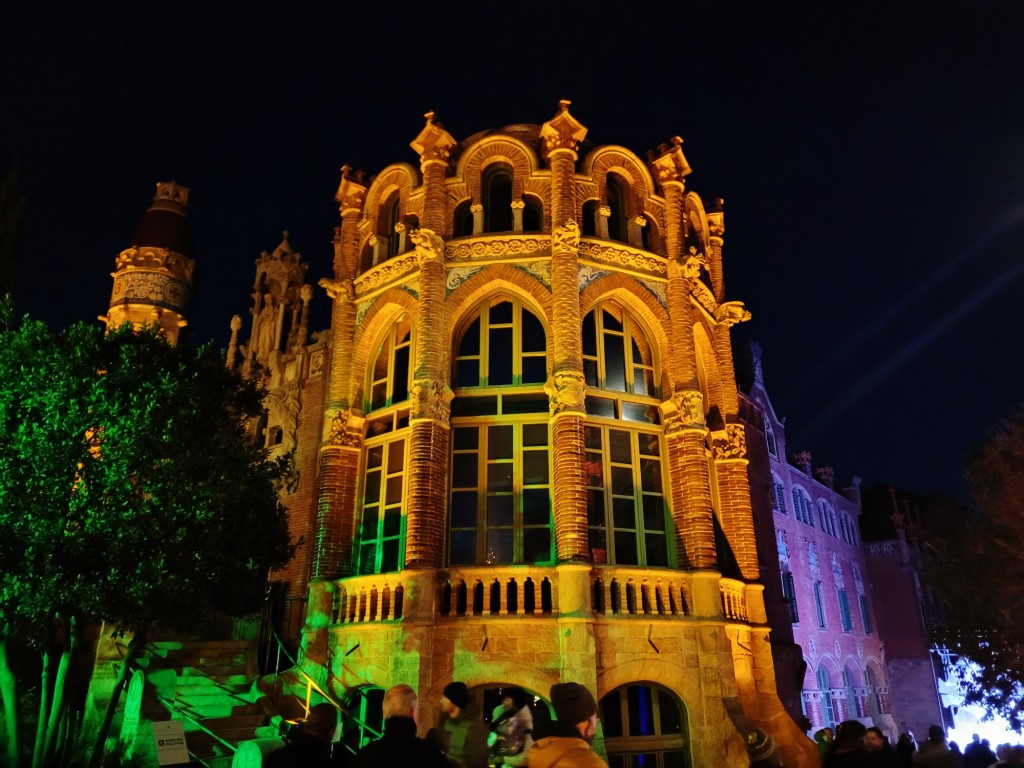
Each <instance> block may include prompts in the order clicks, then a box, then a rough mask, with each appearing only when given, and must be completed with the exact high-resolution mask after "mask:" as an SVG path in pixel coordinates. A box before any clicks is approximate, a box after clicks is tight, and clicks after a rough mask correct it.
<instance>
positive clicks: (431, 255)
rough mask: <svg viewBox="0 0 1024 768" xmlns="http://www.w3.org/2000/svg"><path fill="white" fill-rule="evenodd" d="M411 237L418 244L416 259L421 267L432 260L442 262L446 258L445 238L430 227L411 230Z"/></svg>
mask: <svg viewBox="0 0 1024 768" xmlns="http://www.w3.org/2000/svg"><path fill="white" fill-rule="evenodd" d="M409 239H410V240H412V242H413V245H415V246H416V260H417V261H418V262H419V264H420V266H421V267H425V266H426V265H427V264H430V263H431V262H434V263H441V262H442V261H443V260H444V240H442V239H441V237H440V236H439V235H438V234H437V233H436V232H434V231H433V230H430V229H422V228H421V229H414V230H411V231H410V232H409Z"/></svg>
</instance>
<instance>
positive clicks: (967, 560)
mask: <svg viewBox="0 0 1024 768" xmlns="http://www.w3.org/2000/svg"><path fill="white" fill-rule="evenodd" d="M966 477H967V481H968V483H969V486H970V489H971V496H972V501H973V510H972V514H971V515H970V516H969V518H968V519H967V520H966V521H965V525H964V527H962V528H961V529H959V530H955V531H954V530H950V531H947V532H946V535H944V536H941V537H939V538H938V539H936V540H935V544H934V548H935V553H936V555H937V556H936V557H935V558H934V561H935V563H936V566H937V567H936V571H935V574H934V579H935V583H936V586H937V587H938V589H939V590H940V592H941V593H942V595H943V596H944V598H945V601H946V604H947V612H948V617H947V618H948V628H947V630H946V632H945V633H944V636H943V637H942V638H940V639H941V640H942V641H944V642H945V643H946V644H947V645H948V646H949V647H950V648H951V649H953V650H955V651H956V652H958V653H959V654H960V655H961V656H965V657H968V658H970V659H971V660H973V661H975V662H977V664H978V665H979V666H980V670H978V671H977V672H976V673H973V672H967V673H966V674H968V677H967V678H966V679H964V680H962V682H963V684H964V687H965V690H966V693H967V696H968V700H969V701H973V702H976V703H980V704H982V705H984V706H985V707H986V708H987V709H988V710H989V711H990V712H992V713H994V714H999V715H1001V716H1003V717H1005V718H1006V719H1007V720H1008V721H1009V723H1010V724H1011V726H1013V727H1014V728H1015V729H1016V730H1017V731H1018V732H1020V731H1021V730H1024V688H1022V686H1021V683H1020V681H1022V680H1024V407H1020V408H1018V410H1017V411H1016V412H1015V413H1014V414H1013V415H1011V416H1010V417H1009V418H1006V419H1004V420H1003V421H1001V422H1000V423H999V424H997V425H996V426H995V427H994V428H993V429H992V430H991V431H990V433H989V435H988V438H987V441H986V442H985V443H984V444H983V445H982V446H981V447H980V448H978V449H977V450H976V451H975V453H974V454H973V455H972V456H971V458H970V460H969V462H968V465H967V471H966Z"/></svg>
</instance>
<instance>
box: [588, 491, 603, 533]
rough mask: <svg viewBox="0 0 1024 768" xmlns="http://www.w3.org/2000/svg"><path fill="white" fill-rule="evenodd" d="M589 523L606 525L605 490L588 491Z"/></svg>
mask: <svg viewBox="0 0 1024 768" xmlns="http://www.w3.org/2000/svg"><path fill="white" fill-rule="evenodd" d="M587 524H588V525H604V491H593V490H591V491H587Z"/></svg>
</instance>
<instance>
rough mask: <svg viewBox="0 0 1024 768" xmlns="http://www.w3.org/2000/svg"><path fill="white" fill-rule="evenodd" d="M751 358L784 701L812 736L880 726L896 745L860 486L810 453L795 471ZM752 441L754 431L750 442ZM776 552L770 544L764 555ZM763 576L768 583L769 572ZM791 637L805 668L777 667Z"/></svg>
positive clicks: (759, 491) (756, 352) (754, 470)
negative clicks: (838, 479) (849, 723)
mask: <svg viewBox="0 0 1024 768" xmlns="http://www.w3.org/2000/svg"><path fill="white" fill-rule="evenodd" d="M749 351H750V355H749V357H750V359H749V361H746V360H745V361H744V362H745V363H746V362H749V365H746V366H741V368H743V367H747V368H749V369H750V370H749V373H748V374H747V375H745V376H741V379H744V378H749V380H750V381H749V387H748V388H746V387H745V389H747V395H746V397H745V401H746V402H749V403H750V404H751V406H752V410H754V411H756V415H757V418H756V419H751V421H753V422H754V423H755V424H756V425H757V427H758V429H757V437H758V440H759V441H761V442H762V443H763V445H764V446H765V450H764V452H763V456H764V458H762V460H761V461H759V462H758V461H755V460H754V459H753V454H754V449H753V448H748V451H749V452H750V453H751V455H752V460H751V464H750V468H751V487H752V497H753V499H754V500H755V507H756V506H757V504H756V502H757V501H763V502H764V506H766V507H769V508H770V509H771V513H770V515H765V516H764V517H765V518H767V519H765V520H764V521H763V524H762V526H761V530H763V531H764V532H766V533H767V534H768V535H769V536H771V535H774V537H775V542H774V549H775V552H776V553H777V557H778V568H777V569H774V568H773V570H774V571H775V575H774V577H773V578H774V579H777V581H774V583H772V584H770V585H768V586H767V587H766V589H765V600H766V604H767V605H766V609H767V612H768V616H769V622H770V623H771V624H772V626H773V628H774V629H775V632H774V633H773V649H774V650H776V651H777V656H776V663H777V664H779V669H778V672H779V676H780V682H779V687H780V695H783V698H784V700H785V701H787V704H788V707H789V709H790V712H791V713H792V714H793V715H794V716H795V717H797V716H799V714H800V711H802V712H803V714H804V715H805V716H806V717H807V719H808V721H809V722H810V725H811V731H812V732H813V731H816V730H817V729H819V728H822V727H826V726H829V727H832V728H834V727H835V726H836V724H838V723H840V722H842V721H843V720H849V719H856V720H860V721H861V722H862V723H864V724H865V725H868V726H871V725H875V726H878V727H879V728H881V729H882V730H883V731H884V732H885V733H887V734H888V735H889V737H890V739H891V740H892V741H893V743H895V741H896V738H897V737H898V735H899V731H898V730H897V721H896V720H895V719H894V717H893V713H892V706H891V704H890V688H889V679H888V670H887V666H886V658H885V655H884V653H883V644H882V640H881V638H880V637H879V631H878V626H877V622H876V621H875V605H876V602H875V601H874V600H873V598H872V582H873V580H872V579H871V578H870V576H871V573H870V572H869V571H868V569H867V566H866V563H865V555H864V551H863V549H862V547H861V540H860V533H859V530H858V519H859V517H860V514H861V502H860V479H859V478H854V479H853V482H852V484H851V486H850V487H848V488H845V489H842V490H837V489H836V488H835V485H834V479H833V470H832V467H813V466H812V462H811V454H810V453H807V452H798V453H795V454H794V455H793V458H794V462H795V464H790V463H789V461H787V458H786V457H787V455H788V454H787V451H786V434H785V429H784V425H783V423H782V420H780V419H779V418H778V417H777V416H776V414H775V410H774V409H773V408H772V405H771V401H770V400H769V398H768V395H767V392H766V391H765V386H764V375H763V371H762V367H761V349H760V347H759V346H758V345H757V344H751V345H750V350H749ZM753 441H754V437H753V433H752V434H751V436H750V438H749V440H748V444H751V445H752V444H753ZM765 458H766V459H767V460H764V459H765ZM768 520H770V522H768ZM770 544H771V542H765V546H762V548H761V549H762V551H764V550H766V549H767V548H768V546H770ZM772 566H774V564H772ZM763 571H764V573H763V576H764V579H765V581H766V582H767V580H768V573H767V571H768V566H765V567H764V568H763ZM882 583H883V584H884V583H885V582H882ZM887 596H888V593H887ZM787 625H788V626H787ZM789 637H791V638H792V643H793V644H795V645H796V646H798V647H799V648H800V649H801V651H802V656H803V664H802V665H800V666H799V667H797V666H795V665H794V664H792V659H791V658H788V659H787V660H788V663H785V664H782V663H780V660H779V655H778V654H779V652H780V651H783V650H785V649H786V644H785V642H783V641H784V639H788V638H789ZM776 639H778V640H779V641H780V642H779V643H778V647H776V642H775V641H776ZM794 673H795V675H794ZM794 682H796V683H798V684H799V691H800V698H801V702H800V703H799V707H800V710H798V711H794V710H795V708H796V706H797V704H796V702H795V701H793V698H792V697H788V696H785V695H784V691H787V690H789V689H791V688H792V687H793V686H792V683H794Z"/></svg>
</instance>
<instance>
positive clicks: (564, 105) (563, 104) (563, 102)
mask: <svg viewBox="0 0 1024 768" xmlns="http://www.w3.org/2000/svg"><path fill="white" fill-rule="evenodd" d="M570 104H572V102H571V101H569V99H559V100H558V109H559V110H561V111H562V112H568V111H569V105H570Z"/></svg>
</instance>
